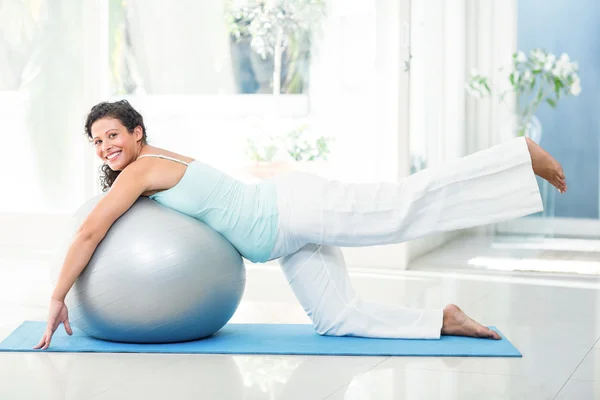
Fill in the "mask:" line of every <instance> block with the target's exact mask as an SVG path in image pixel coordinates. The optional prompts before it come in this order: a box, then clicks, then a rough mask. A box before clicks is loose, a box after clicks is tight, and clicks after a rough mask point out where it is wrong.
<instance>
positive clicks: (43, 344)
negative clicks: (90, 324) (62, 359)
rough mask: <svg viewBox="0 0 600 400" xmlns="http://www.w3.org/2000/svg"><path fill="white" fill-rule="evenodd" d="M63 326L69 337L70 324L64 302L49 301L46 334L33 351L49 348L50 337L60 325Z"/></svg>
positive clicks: (71, 332)
mask: <svg viewBox="0 0 600 400" xmlns="http://www.w3.org/2000/svg"><path fill="white" fill-rule="evenodd" d="M61 323H62V324H63V325H64V327H65V331H67V333H68V334H69V336H70V335H72V334H73V331H72V330H71V324H70V323H69V310H67V306H66V304H65V302H64V301H61V300H56V299H50V310H49V311H48V325H47V326H46V332H44V336H42V340H40V342H39V343H38V344H37V346H35V347H34V349H42V350H46V349H47V348H48V346H50V341H51V340H52V335H54V332H56V329H57V328H58V326H59V325H60V324H61Z"/></svg>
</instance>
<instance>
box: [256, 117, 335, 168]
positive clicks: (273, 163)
mask: <svg viewBox="0 0 600 400" xmlns="http://www.w3.org/2000/svg"><path fill="white" fill-rule="evenodd" d="M332 142H333V138H329V137H325V136H319V137H314V136H311V135H310V134H309V132H308V126H307V125H302V126H299V127H298V128H296V129H293V130H291V131H290V132H288V133H287V134H286V135H284V136H282V137H278V136H270V137H268V138H266V139H264V138H257V139H254V138H248V139H247V152H248V155H249V158H250V160H251V162H252V164H251V165H250V166H248V168H247V172H248V173H249V174H250V175H252V176H254V177H256V178H259V179H266V178H270V177H273V176H275V175H278V174H281V173H284V172H289V171H294V170H302V171H307V172H314V173H317V172H319V171H321V170H323V169H324V168H326V162H327V161H328V158H329V155H330V154H331V149H330V145H331V143H332Z"/></svg>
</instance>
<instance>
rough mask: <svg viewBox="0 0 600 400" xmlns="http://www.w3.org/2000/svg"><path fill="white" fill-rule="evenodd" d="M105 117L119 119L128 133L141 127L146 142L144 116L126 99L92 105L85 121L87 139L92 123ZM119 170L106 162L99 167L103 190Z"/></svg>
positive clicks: (143, 139) (115, 177)
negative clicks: (115, 169) (111, 167)
mask: <svg viewBox="0 0 600 400" xmlns="http://www.w3.org/2000/svg"><path fill="white" fill-rule="evenodd" d="M106 117H108V118H116V119H118V120H120V121H121V123H122V124H123V126H125V128H127V130H128V131H129V133H133V130H134V129H135V128H136V127H138V126H139V127H141V128H142V144H143V145H145V144H147V143H148V142H147V137H146V127H145V126H144V118H143V117H142V115H141V114H140V113H139V112H137V111H136V110H135V109H134V108H133V107H132V106H131V104H129V102H128V101H127V100H120V101H115V102H112V103H109V102H106V101H104V102H102V103H98V104H96V105H95V106H94V107H92V109H91V110H90V113H89V114H88V116H87V118H86V121H85V134H86V135H87V137H88V139H90V140H92V139H93V136H92V125H93V124H94V122H96V121H98V120H99V119H102V118H106ZM120 172H121V171H113V170H112V169H110V167H109V166H108V165H106V164H104V165H102V167H100V174H101V175H100V184H101V185H102V191H103V192H106V191H107V190H108V189H110V187H111V186H112V184H113V182H114V181H115V179H117V176H119V173H120Z"/></svg>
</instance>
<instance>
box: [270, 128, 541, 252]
mask: <svg viewBox="0 0 600 400" xmlns="http://www.w3.org/2000/svg"><path fill="white" fill-rule="evenodd" d="M275 182H276V185H277V191H278V193H279V203H280V207H281V210H282V212H281V223H280V225H281V226H280V229H281V231H282V235H284V236H286V241H287V242H294V243H296V246H295V249H297V248H300V247H301V246H303V245H304V244H306V243H319V244H324V245H331V246H340V247H354V246H371V245H384V244H391V243H400V242H404V241H408V240H412V239H415V238H419V237H422V236H425V235H428V234H431V233H436V232H442V231H450V230H456V229H464V228H469V227H473V226H477V225H485V224H490V223H495V222H499V221H504V220H509V219H513V218H518V217H521V216H524V215H528V214H532V213H535V212H539V211H541V210H542V209H543V205H542V199H541V196H540V193H539V188H538V185H537V181H536V179H535V175H534V171H533V168H532V158H531V155H530V153H529V149H528V144H527V142H526V140H525V138H518V139H515V140H512V141H510V142H508V143H506V144H502V145H497V146H494V147H491V148H489V149H486V150H483V151H480V152H478V153H475V154H472V155H469V156H467V157H464V158H461V159H457V160H453V161H451V162H448V163H445V164H443V165H441V166H437V167H434V168H429V169H427V170H423V171H420V172H418V173H416V174H414V175H411V176H409V177H407V178H405V179H402V180H401V181H400V182H397V183H391V182H379V183H344V182H339V181H332V180H327V179H324V178H321V177H319V176H316V175H312V174H304V173H292V174H288V175H285V176H282V177H280V178H278V179H277V180H276V181H275ZM293 247H294V246H292V248H293ZM295 249H294V250H295Z"/></svg>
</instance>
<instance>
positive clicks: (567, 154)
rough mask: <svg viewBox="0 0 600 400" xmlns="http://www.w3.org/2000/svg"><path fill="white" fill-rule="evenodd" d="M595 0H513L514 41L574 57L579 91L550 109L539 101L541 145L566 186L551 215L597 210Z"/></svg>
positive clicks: (599, 120)
mask: <svg viewBox="0 0 600 400" xmlns="http://www.w3.org/2000/svg"><path fill="white" fill-rule="evenodd" d="M599 37H600V2H598V1H597V0H578V1H576V2H570V1H567V0H554V1H552V2H551V5H550V3H548V2H547V1H542V0H527V1H520V2H519V3H518V47H519V49H520V50H523V51H525V52H528V51H529V50H531V49H533V48H536V47H540V48H544V49H546V50H547V51H550V52H553V53H554V54H556V55H557V56H559V55H560V54H561V53H562V52H566V53H568V54H569V56H570V58H571V59H572V60H576V61H578V62H579V69H580V77H581V82H582V88H583V91H582V93H581V94H580V95H579V96H578V97H575V98H573V97H571V98H566V99H563V100H561V102H560V103H559V105H558V108H557V109H555V110H553V109H551V108H550V107H548V106H541V107H540V109H539V112H538V113H537V116H538V118H539V119H540V121H541V122H542V125H543V137H542V142H541V144H542V146H543V147H544V148H546V149H547V150H548V151H549V152H550V153H551V154H553V155H555V156H556V158H557V159H558V160H559V162H561V163H562V165H563V167H564V169H565V173H566V175H567V180H568V184H569V192H567V193H566V194H564V195H561V196H558V195H555V196H554V207H555V208H554V216H556V217H570V218H595V219H597V218H598V216H599V202H598V197H599V171H600V163H599V155H600V154H599V150H600V149H599V147H600V135H599V133H600V41H599V40H598V38H599Z"/></svg>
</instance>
